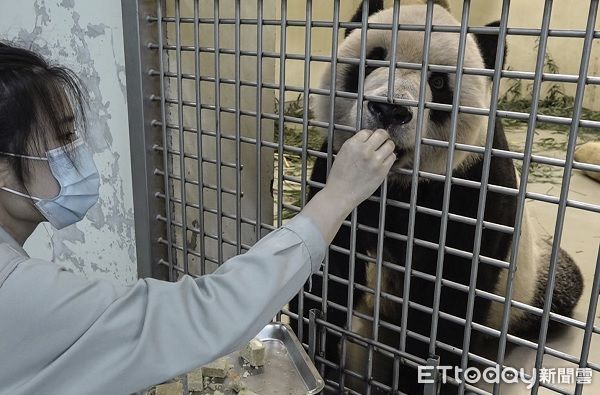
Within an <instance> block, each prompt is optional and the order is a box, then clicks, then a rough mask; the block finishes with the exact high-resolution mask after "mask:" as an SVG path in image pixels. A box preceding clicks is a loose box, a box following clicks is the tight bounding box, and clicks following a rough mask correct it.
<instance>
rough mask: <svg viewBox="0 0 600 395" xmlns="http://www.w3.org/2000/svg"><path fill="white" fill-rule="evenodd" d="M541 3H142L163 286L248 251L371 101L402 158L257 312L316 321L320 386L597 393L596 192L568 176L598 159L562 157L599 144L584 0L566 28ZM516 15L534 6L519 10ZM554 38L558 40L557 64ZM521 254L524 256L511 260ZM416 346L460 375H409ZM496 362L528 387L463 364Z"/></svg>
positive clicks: (599, 80)
mask: <svg viewBox="0 0 600 395" xmlns="http://www.w3.org/2000/svg"><path fill="white" fill-rule="evenodd" d="M408 3H411V5H409V4H408ZM448 3H449V4H450V6H451V7H450V11H445V9H444V7H445V6H446V7H447V6H448ZM554 3H555V2H553V1H552V0H545V1H544V2H541V1H540V2H537V3H535V4H529V5H524V4H518V2H512V3H511V2H510V1H509V0H504V1H498V2H497V4H496V5H497V7H490V8H489V9H486V8H485V7H483V6H482V5H481V4H480V2H472V1H470V0H464V1H450V2H447V1H433V0H429V1H426V0H423V1H405V0H393V1H388V2H383V1H374V0H371V1H367V0H355V1H340V0H323V1H321V0H320V1H319V2H318V5H317V3H316V2H313V1H311V0H294V1H293V2H290V1H287V0H262V1H260V0H258V1H257V0H251V1H243V2H242V1H241V0H220V1H213V2H204V1H201V0H194V1H181V0H158V1H148V2H144V4H148V7H147V9H146V10H145V11H146V12H147V15H146V17H145V23H147V24H149V25H155V26H156V32H157V35H156V37H152V36H150V37H143V40H142V41H144V50H145V51H149V52H152V53H156V54H157V56H158V59H159V61H158V64H157V65H146V67H143V69H144V70H146V78H149V79H151V80H153V81H156V91H155V92H154V93H153V94H151V95H148V97H147V98H145V99H148V100H147V103H146V105H148V106H156V108H157V109H159V111H157V112H155V113H156V114H158V116H157V117H156V119H150V120H148V121H149V124H150V125H151V130H150V132H151V133H153V134H156V135H159V136H160V139H159V140H160V143H157V144H155V145H154V146H153V147H152V149H153V152H154V154H155V155H156V157H157V158H159V159H160V162H161V166H157V167H156V168H155V169H153V172H154V175H155V176H156V177H158V178H159V179H161V180H162V181H163V183H162V187H163V188H162V190H156V191H149V192H150V193H152V194H153V195H154V197H155V204H156V206H157V207H158V208H159V209H158V212H160V214H159V215H157V216H156V218H153V219H151V220H153V221H155V222H156V223H157V224H161V225H164V226H165V230H166V232H165V234H164V235H161V236H160V237H158V238H157V239H155V240H151V241H150V242H151V243H154V244H159V245H163V246H165V247H166V248H165V252H166V253H165V254H164V256H154V258H155V262H156V264H157V265H159V266H164V267H166V268H168V273H169V280H171V281H176V280H178V279H179V278H180V277H181V276H182V275H184V274H189V275H192V276H200V275H205V274H208V273H210V272H212V271H213V270H214V269H215V268H216V267H217V266H218V265H220V264H221V263H222V262H224V261H225V260H226V259H227V258H228V257H231V256H233V255H236V254H239V253H243V252H244V251H246V250H248V249H249V248H250V247H251V246H252V245H253V244H254V243H255V242H256V241H257V240H258V239H260V238H261V237H262V236H264V234H266V233H267V232H269V231H272V230H274V229H276V228H277V227H279V226H281V225H282V224H283V223H285V221H286V220H288V219H289V218H290V217H292V216H294V215H295V214H296V213H298V212H299V211H300V210H301V209H302V207H303V206H304V205H305V204H306V202H307V201H308V200H309V199H310V198H311V197H312V196H314V194H315V193H317V192H318V191H319V190H320V189H321V188H323V186H324V183H325V182H326V179H327V177H328V174H329V170H330V168H331V166H332V164H333V163H334V158H335V152H336V151H337V150H338V149H339V146H340V144H341V143H342V142H343V140H344V139H345V138H347V137H348V136H350V135H351V134H352V133H354V132H356V131H357V130H359V129H361V128H374V127H375V126H377V125H379V124H376V120H377V119H379V118H377V117H374V116H372V115H373V114H374V113H373V110H372V108H376V106H377V105H386V106H390V107H381V108H400V107H402V108H405V109H408V111H409V112H410V113H411V114H412V118H411V119H410V120H409V121H408V123H407V125H409V126H410V128H411V129H410V130H409V129H408V128H409V126H407V127H406V129H402V131H403V133H404V134H405V135H409V136H410V137H411V138H410V139H408V137H403V136H401V135H399V133H400V132H399V130H400V129H394V127H393V125H392V123H389V124H388V125H387V126H386V125H383V126H382V125H379V127H388V130H389V131H390V133H392V134H393V135H392V138H393V139H394V141H395V142H396V144H397V146H398V155H399V156H400V155H404V156H403V158H404V157H406V158H410V160H409V159H407V160H406V161H405V162H402V163H403V165H398V166H395V167H394V169H393V170H392V171H393V174H392V175H391V176H390V177H389V178H388V180H386V182H385V183H384V184H383V185H382V187H381V188H380V190H379V191H378V192H377V193H375V194H374V195H373V196H371V197H370V198H369V199H368V200H367V201H366V202H365V203H363V205H361V206H360V207H359V208H358V209H355V210H354V211H353V212H352V214H351V215H350V216H349V217H348V218H347V219H346V221H345V222H344V224H343V226H342V229H341V230H340V232H339V233H338V235H337V236H336V239H335V240H334V242H333V244H332V245H331V246H330V247H329V253H328V256H327V257H326V259H325V261H324V264H323V267H322V270H321V271H320V272H319V273H317V274H316V275H314V276H313V278H312V281H311V284H312V286H310V287H309V286H308V284H307V286H305V288H304V290H303V291H302V292H300V293H299V295H298V296H297V297H296V298H294V300H292V301H291V302H290V304H289V305H288V306H286V307H285V308H283V310H282V312H281V313H280V314H278V316H277V317H276V319H277V320H283V321H286V322H289V323H290V324H291V325H292V327H293V328H294V330H295V331H296V334H297V335H298V337H299V338H300V339H301V340H302V341H303V342H304V343H308V341H309V340H308V338H309V330H308V327H309V321H310V322H312V325H313V329H314V325H316V328H317V332H318V333H317V334H318V336H310V337H311V338H312V340H311V344H310V349H311V351H312V353H313V355H314V359H315V362H316V364H317V366H318V368H319V370H320V372H321V374H322V375H323V377H324V379H325V381H326V383H327V386H326V387H327V389H326V391H327V392H328V393H342V392H347V393H354V394H380V393H393V394H399V393H409V394H413V393H436V391H437V390H438V389H439V390H440V391H441V392H442V393H461V394H462V393H465V392H472V393H481V394H487V393H492V394H499V393H511V394H512V393H515V394H517V393H529V392H530V393H532V394H535V393H538V392H543V393H562V394H581V393H595V391H597V389H598V388H600V382H598V383H597V385H595V384H594V381H593V380H592V384H587V381H586V380H587V376H585V375H587V374H588V373H589V374H591V376H590V378H593V379H595V377H593V376H594V375H597V374H598V373H597V372H598V371H600V343H598V342H599V340H598V336H599V335H600V324H599V323H598V320H599V319H598V317H597V310H596V306H597V302H598V293H599V290H600V269H599V267H600V261H599V260H600V255H599V251H598V240H599V239H600V215H599V214H600V199H599V197H600V186H599V185H598V184H597V183H595V181H593V180H592V178H589V177H588V178H586V176H585V175H584V173H586V174H591V175H594V174H596V176H597V175H598V174H600V164H598V162H597V163H594V162H587V161H585V160H579V159H577V160H576V159H575V158H576V157H577V156H576V152H577V148H578V146H580V145H581V144H583V143H585V142H588V141H591V140H600V104H598V103H599V100H600V98H599V93H600V87H599V85H600V76H599V75H597V74H598V70H600V60H599V59H600V57H599V55H598V53H599V52H598V48H597V45H598V44H597V40H598V38H600V31H599V28H598V21H597V13H598V0H589V1H585V2H581V3H578V4H577V5H573V7H575V8H577V9H578V10H579V14H580V15H583V16H584V17H582V18H579V19H577V21H579V22H578V23H579V25H577V23H575V22H573V23H567V22H565V18H568V16H564V15H561V14H560V13H557V11H556V8H557V7H558V6H557V5H556V4H554ZM559 6H560V5H559ZM527 7H529V8H527ZM582 8H585V10H583V11H582V10H581V9H582ZM562 9H563V8H561V10H562ZM523 10H528V11H529V12H532V13H533V14H535V15H538V16H539V17H536V18H537V19H535V18H534V19H535V20H534V22H531V23H529V24H527V25H520V24H519V23H521V22H522V21H523V19H522V17H521V18H520V16H519V15H518V13H519V12H523ZM353 15H354V16H353ZM440 15H442V16H440ZM449 18H451V19H449ZM449 21H450V22H449ZM484 21H485V22H484ZM493 21H498V22H497V23H495V24H489V25H485V23H488V22H493ZM444 40H445V41H444ZM489 40H492V41H493V42H494V44H493V46H492V47H490V48H487V49H486V47H485V45H484V44H483V43H485V42H488V41H489ZM440 42H447V44H446V48H445V49H444V50H440ZM532 44H533V48H534V50H533V51H531V49H529V52H531V54H533V56H525V55H524V54H526V52H527V51H526V50H524V49H523V48H524V47H525V46H527V45H529V46H530V48H531V45H532ZM381 47H384V48H383V52H384V55H383V56H381V54H380V52H381V51H379V52H378V50H376V49H377V48H381ZM572 47H576V48H577V49H576V50H572ZM407 48H408V49H407ZM512 48H515V50H514V51H515V53H516V55H511V51H513V50H512ZM374 49H375V50H374ZM561 49H563V50H565V51H566V50H567V49H568V50H572V53H573V54H574V55H573V56H571V59H569V62H570V63H569V62H567V60H564V59H563V60H562V62H563V65H564V68H565V69H567V70H568V71H566V72H565V71H561V70H559V69H558V68H557V67H555V63H553V62H554V60H553V58H552V54H557V53H558V51H560V50H561ZM413 53H416V54H417V56H416V57H415V56H412V55H411V54H413ZM507 53H508V57H507ZM531 54H529V55H531ZM521 57H523V58H521ZM487 58H490V59H492V60H491V63H490V62H487V60H486V59H487ZM563 58H564V57H563ZM570 64H572V65H573V66H570ZM553 65H554V66H553ZM435 78H441V79H442V81H445V82H443V83H444V84H445V85H444V86H447V87H448V92H447V94H446V95H445V96H443V95H442V96H440V95H439V94H438V93H436V92H437V91H435V89H436V88H434V87H433V86H432V79H435ZM350 79H352V83H349V82H348V81H350ZM523 84H530V88H527V87H524V86H523ZM482 87H483V88H482ZM473 92H475V93H473ZM472 96H476V97H475V98H472ZM552 100H554V101H552ZM557 102H560V103H562V107H559V106H557V105H556V103H557ZM482 103H483V104H482ZM523 103H524V104H523ZM369 104H372V107H369ZM553 106H554V107H553ZM383 115H385V114H380V117H381V116H383ZM374 119H375V120H374ZM432 119H433V120H432ZM374 122H375V123H374ZM434 122H435V124H434ZM474 125H475V126H476V127H475V126H474ZM499 125H500V126H499ZM394 133H395V134H394ZM474 136H477V138H475V137H474ZM407 139H408V140H407ZM432 153H433V154H432ZM432 163H434V164H438V165H437V166H434V165H432ZM506 164H510V166H509V167H510V169H511V170H510V171H509V172H506V171H504V172H503V171H500V170H498V169H499V168H501V167H502V166H508V165H506ZM513 168H516V170H517V172H516V176H515V174H514V171H513V170H514V169H513ZM465 169H477V171H473V172H470V171H471V170H469V171H467V170H465ZM511 172H512V173H513V174H511ZM475 173H476V174H475ZM584 187H585V188H586V189H585V192H582V191H581V190H580V188H584ZM530 207H533V208H530ZM530 211H532V212H533V213H534V215H533V218H534V219H535V221H536V222H532V219H531V218H529V217H530V216H531V215H530V214H527V213H528V212H530ZM581 221H583V224H581ZM581 227H584V228H585V229H584V231H583V232H581ZM543 229H546V230H547V233H548V234H547V235H542V234H543V232H542V231H541V230H543ZM532 232H533V233H532ZM538 233H539V235H538V236H535V237H533V236H531V235H533V234H538ZM580 239H581V240H580ZM539 245H542V246H543V247H539ZM538 249H539V251H542V252H539V251H538ZM565 250H566V251H567V252H568V254H569V255H570V256H572V257H573V259H574V262H575V263H574V264H571V263H565V262H572V260H571V258H570V257H569V255H567V252H565ZM528 251H529V252H528ZM532 251H533V252H532ZM536 251H538V252H536ZM533 253H536V254H537V255H535V257H536V258H535V259H533V258H532V260H531V262H534V263H535V265H538V266H539V267H538V266H535V265H533V264H532V263H531V262H524V261H523V259H522V256H525V257H530V256H533V255H527V254H533ZM154 255H156V254H154ZM575 264H576V265H577V266H576V267H579V269H580V270H581V272H583V293H582V294H581V295H578V294H577V293H578V292H581V289H578V287H579V288H580V284H578V283H577V281H576V280H577V275H576V273H575V272H577V273H579V272H578V271H576V270H575V269H573V267H574V266H573V265H575ZM569 265H571V266H569ZM457 268H458V269H457ZM569 268H570V269H569ZM568 270H571V272H567V271H568ZM565 273H567V274H569V273H571V274H570V276H569V275H567V274H565ZM542 280H543V281H542ZM569 303H570V307H569V308H567V307H564V306H563V304H569ZM573 308H574V310H573ZM311 311H312V314H311ZM317 311H318V313H319V314H317ZM492 316H493V318H492ZM515 317H516V318H515ZM309 318H310V319H309ZM520 325H521V326H523V327H527V328H528V329H534V330H533V332H531V331H529V332H528V333H526V331H525V330H520V328H521V326H520ZM313 334H314V333H313ZM315 341H316V342H317V343H318V344H312V343H314V342H315ZM305 346H306V347H307V348H308V347H309V345H308V344H305ZM432 361H439V364H440V366H456V367H459V368H461V372H460V373H459V374H456V375H447V377H446V376H445V375H444V377H443V378H444V379H442V377H441V376H440V375H439V374H437V375H434V376H435V379H434V380H433V381H432V382H431V383H429V382H426V383H424V382H418V381H419V379H418V375H417V373H418V372H422V370H421V369H423V367H431V364H432V363H438V362H432ZM506 367H515V368H526V372H527V373H526V374H525V375H524V376H523V379H524V380H527V381H530V382H531V387H530V388H526V387H524V386H519V385H512V384H510V383H508V384H507V383H502V382H500V381H497V382H489V383H488V382H485V380H484V379H483V378H482V377H480V378H479V380H470V379H469V377H468V374H467V373H468V372H469V370H468V369H470V368H473V369H475V368H478V369H480V370H484V369H485V368H506ZM549 369H555V374H556V376H555V377H554V378H549V377H548V376H544V375H543V372H545V374H547V372H548V370H549ZM560 369H563V370H562V373H563V378H564V380H566V382H564V381H563V382H561V381H559V380H558V377H559V376H560V372H561V370H560ZM565 371H566V372H568V373H569V374H571V373H572V374H571V377H572V379H571V380H570V381H568V380H567V379H566V377H567V376H568V375H567V374H566V373H565ZM445 379H447V380H445ZM596 381H597V380H596Z"/></svg>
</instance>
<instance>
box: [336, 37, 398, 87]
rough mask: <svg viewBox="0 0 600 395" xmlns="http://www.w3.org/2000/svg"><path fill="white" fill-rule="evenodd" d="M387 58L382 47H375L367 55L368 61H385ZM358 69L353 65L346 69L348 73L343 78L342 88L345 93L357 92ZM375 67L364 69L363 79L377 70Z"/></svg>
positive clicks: (357, 66)
mask: <svg viewBox="0 0 600 395" xmlns="http://www.w3.org/2000/svg"><path fill="white" fill-rule="evenodd" d="M386 56H387V50H386V49H385V48H383V47H375V48H373V49H371V50H370V51H369V53H367V59H368V60H385V57H386ZM359 67H360V65H358V64H353V65H351V66H350V68H349V69H348V72H347V73H346V75H345V78H344V88H345V90H346V91H347V92H354V93H356V92H358V76H359ZM378 68H379V67H377V66H366V67H365V78H366V77H367V76H368V75H369V74H371V73H372V72H373V71H375V70H376V69H378Z"/></svg>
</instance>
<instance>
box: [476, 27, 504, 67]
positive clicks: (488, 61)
mask: <svg viewBox="0 0 600 395" xmlns="http://www.w3.org/2000/svg"><path fill="white" fill-rule="evenodd" d="M486 26H487V27H499V26H500V21H495V22H492V23H488V24H487V25H486ZM498 35H499V33H494V34H475V38H476V40H477V45H478V46H479V50H480V51H481V56H482V57H483V63H484V64H485V68H486V69H494V67H496V50H497V48H498ZM507 53H508V49H507V46H506V39H505V40H504V56H503V59H502V68H503V69H504V65H505V64H506V54H507Z"/></svg>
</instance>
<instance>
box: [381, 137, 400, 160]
mask: <svg viewBox="0 0 600 395" xmlns="http://www.w3.org/2000/svg"><path fill="white" fill-rule="evenodd" d="M395 149H396V144H394V142H393V141H392V140H390V139H387V140H386V141H385V143H383V145H382V146H381V147H379V149H378V150H377V151H376V152H377V153H381V156H382V157H383V158H387V157H388V155H389V154H391V153H392V152H394V150H395Z"/></svg>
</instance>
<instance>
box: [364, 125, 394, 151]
mask: <svg viewBox="0 0 600 395" xmlns="http://www.w3.org/2000/svg"><path fill="white" fill-rule="evenodd" d="M389 138H390V136H389V135H388V133H387V132H386V131H385V130H383V129H377V130H376V131H374V132H373V134H372V135H371V137H369V139H368V140H367V143H368V144H369V146H370V147H371V148H373V150H377V149H379V147H381V146H382V145H383V144H384V143H385V142H386V140H388V139H389Z"/></svg>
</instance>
